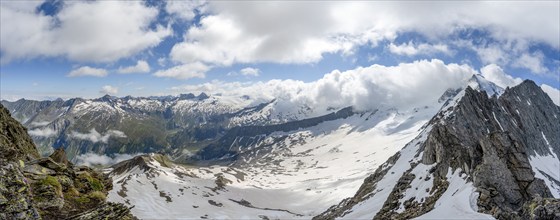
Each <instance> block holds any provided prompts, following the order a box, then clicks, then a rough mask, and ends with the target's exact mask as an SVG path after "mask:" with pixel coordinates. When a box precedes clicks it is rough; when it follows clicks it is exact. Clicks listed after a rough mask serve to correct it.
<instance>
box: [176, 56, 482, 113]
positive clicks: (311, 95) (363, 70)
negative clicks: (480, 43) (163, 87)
mask: <svg viewBox="0 0 560 220" xmlns="http://www.w3.org/2000/svg"><path fill="white" fill-rule="evenodd" d="M477 73H478V72H477V71H476V70H474V69H472V68H471V67H470V66H468V65H458V64H445V63H443V61H441V60H436V59H434V60H421V61H416V62H412V63H403V64H399V65H397V66H382V65H372V66H369V67H359V68H356V69H353V70H348V71H339V70H335V71H332V72H331V73H328V74H326V75H325V76H324V77H323V78H321V79H319V80H317V81H314V82H309V83H305V82H302V81H296V80H271V81H268V82H257V83H252V84H249V83H240V82H233V83H226V82H221V81H213V82H209V83H204V84H198V85H183V86H178V87H173V88H171V89H172V90H173V91H175V92H177V93H180V92H206V93H210V94H216V93H222V94H223V95H228V96H238V97H240V96H242V95H249V96H251V98H252V99H254V100H255V103H258V102H263V101H266V100H272V99H277V100H278V105H277V108H278V111H286V112H290V111H294V109H296V110H297V108H299V107H301V106H310V107H312V109H316V111H318V112H317V113H318V114H320V113H323V112H324V111H326V109H327V108H331V107H332V108H342V107H347V106H354V107H356V108H358V109H361V110H371V109H376V108H382V107H397V108H414V107H422V106H423V105H426V104H428V103H432V102H434V101H437V99H438V98H439V96H441V94H443V92H445V90H447V89H448V88H458V87H460V86H462V85H464V83H465V82H466V81H467V80H468V79H469V78H470V77H471V76H472V75H473V74H477Z"/></svg>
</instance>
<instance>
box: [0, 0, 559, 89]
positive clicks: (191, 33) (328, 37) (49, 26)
mask: <svg viewBox="0 0 560 220" xmlns="http://www.w3.org/2000/svg"><path fill="white" fill-rule="evenodd" d="M411 4H414V5H411ZM559 4H560V3H559V2H558V1H549V2H537V3H535V2H421V3H411V2H333V1H329V2H250V1H248V2H204V1H194V2H191V1H171V2H169V1H167V2H166V1H85V2H81V1H68V2H64V1H46V2H43V1H24V2H17V1H2V2H0V6H1V10H2V11H1V12H2V13H0V14H1V20H0V34H1V35H0V37H1V38H0V62H1V64H0V77H1V78H0V79H1V81H0V85H1V88H0V92H1V93H0V98H1V99H9V100H14V99H19V98H28V99H52V98H56V97H62V98H70V97H78V96H79V97H87V98H92V97H99V96H102V95H103V94H105V93H108V94H111V95H116V96H126V95H133V96H150V95H166V94H176V93H182V92H189V91H186V90H185V91H181V90H177V89H173V88H178V87H181V86H185V85H198V84H202V83H216V84H219V83H228V82H242V83H246V82H267V81H269V80H273V79H282V80H287V79H292V80H299V81H303V82H313V81H316V80H319V79H321V78H323V77H324V75H325V74H327V73H329V72H332V71H333V70H336V69H338V70H341V71H344V70H353V69H356V68H358V67H368V66H371V65H374V64H377V65H382V66H396V65H399V64H401V63H413V62H415V61H418V60H432V59H438V60H441V61H443V62H444V63H446V64H450V63H457V64H465V65H468V66H470V67H471V68H473V69H474V70H477V71H479V70H480V69H481V68H483V67H485V66H487V65H497V66H499V67H500V68H501V69H502V70H503V72H504V73H505V74H508V75H511V76H512V77H513V78H521V79H532V80H534V81H536V82H537V83H538V84H543V83H544V84H547V85H550V86H552V87H554V88H559V87H560V83H559V71H560V70H559V66H560V27H559V26H560V24H559V21H560V5H559ZM411 8H413V9H414V10H411ZM411 80H414V79H411Z"/></svg>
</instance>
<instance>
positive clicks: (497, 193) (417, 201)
mask: <svg viewBox="0 0 560 220" xmlns="http://www.w3.org/2000/svg"><path fill="white" fill-rule="evenodd" d="M559 117H560V108H559V107H558V106H557V105H555V104H554V103H553V102H552V100H551V99H550V98H549V97H548V96H546V95H545V94H544V92H543V91H542V90H541V89H540V88H539V87H538V86H537V85H536V84H535V83H534V82H532V81H529V80H527V81H524V82H523V83H521V84H520V85H518V86H515V87H513V88H508V89H506V90H505V91H503V93H502V94H500V93H498V92H495V93H493V95H491V96H489V94H488V93H487V91H484V89H480V88H479V89H473V88H472V87H471V86H469V87H467V88H466V89H465V90H463V91H462V92H459V94H457V95H456V96H455V98H449V99H448V100H447V103H446V105H444V107H443V108H442V110H441V111H440V112H439V113H438V114H437V115H435V116H434V117H433V118H432V120H431V121H430V122H429V123H428V124H427V125H426V126H425V127H424V130H423V131H422V133H421V135H420V136H419V137H417V138H416V139H415V140H413V141H412V142H410V143H409V144H408V145H407V146H406V147H405V148H404V149H403V150H401V151H400V152H399V153H397V154H395V155H394V156H393V157H391V158H390V159H389V160H387V161H386V162H385V163H384V164H383V165H382V166H380V167H379V168H378V169H377V170H376V171H375V172H374V173H373V174H372V175H371V176H369V177H368V178H367V179H365V181H364V183H363V185H362V186H361V187H360V189H359V190H358V192H357V193H356V194H355V196H354V197H352V198H348V199H345V200H344V201H342V202H341V203H340V204H338V205H335V206H332V207H331V208H329V209H328V210H327V211H325V212H323V213H322V214H320V215H318V216H316V217H315V218H314V219H335V218H348V219H352V218H356V217H359V218H363V217H366V216H367V218H373V219H409V218H414V217H418V216H422V217H423V218H428V219H429V218H435V217H437V215H435V213H440V214H441V213H446V214H448V215H449V214H453V213H451V212H449V210H447V211H446V210H444V209H445V208H446V207H454V208H457V207H461V206H463V207H465V208H462V209H463V210H467V209H470V208H472V209H474V210H476V211H478V213H485V214H488V216H483V215H477V214H474V213H473V214H472V215H468V214H467V213H466V212H465V213H462V214H464V217H465V218H477V219H478V218H490V216H491V217H494V218H497V219H560V208H559V207H560V200H559V199H558V195H559V194H560V187H559V186H560V182H559V180H558V176H559V174H560V170H559V169H558V167H554V166H548V165H550V164H546V163H547V161H546V160H547V159H550V160H552V164H554V163H556V164H557V163H558V161H559V158H558V155H560V135H559V134H560V118H559ZM460 184H462V185H463V186H461V187H459V185H460ZM465 186H468V187H465ZM555 197H556V198H555ZM461 200H463V202H462V203H461V202H460V201H461ZM446 203H447V204H446ZM379 204H382V205H379ZM435 210H437V212H436V211H435ZM357 213H359V214H360V215H356V214H357ZM456 214H460V213H456Z"/></svg>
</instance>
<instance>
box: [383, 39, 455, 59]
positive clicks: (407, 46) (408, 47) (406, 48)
mask: <svg viewBox="0 0 560 220" xmlns="http://www.w3.org/2000/svg"><path fill="white" fill-rule="evenodd" d="M388 47H389V51H390V52H391V53H394V54H397V55H406V56H415V55H419V54H426V55H432V54H436V53H442V54H445V55H451V50H449V48H448V47H447V45H445V44H427V43H421V44H418V45H415V44H414V42H412V41H410V42H408V43H403V44H401V45H395V44H394V43H390V44H389V46H388Z"/></svg>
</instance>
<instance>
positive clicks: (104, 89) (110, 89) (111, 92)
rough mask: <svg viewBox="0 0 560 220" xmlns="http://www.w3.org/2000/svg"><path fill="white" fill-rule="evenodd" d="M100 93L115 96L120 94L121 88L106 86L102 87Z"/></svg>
mask: <svg viewBox="0 0 560 220" xmlns="http://www.w3.org/2000/svg"><path fill="white" fill-rule="evenodd" d="M99 93H101V94H109V95H115V94H117V93H119V88H117V87H113V86H110V85H104V86H103V87H101V90H100V91H99Z"/></svg>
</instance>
